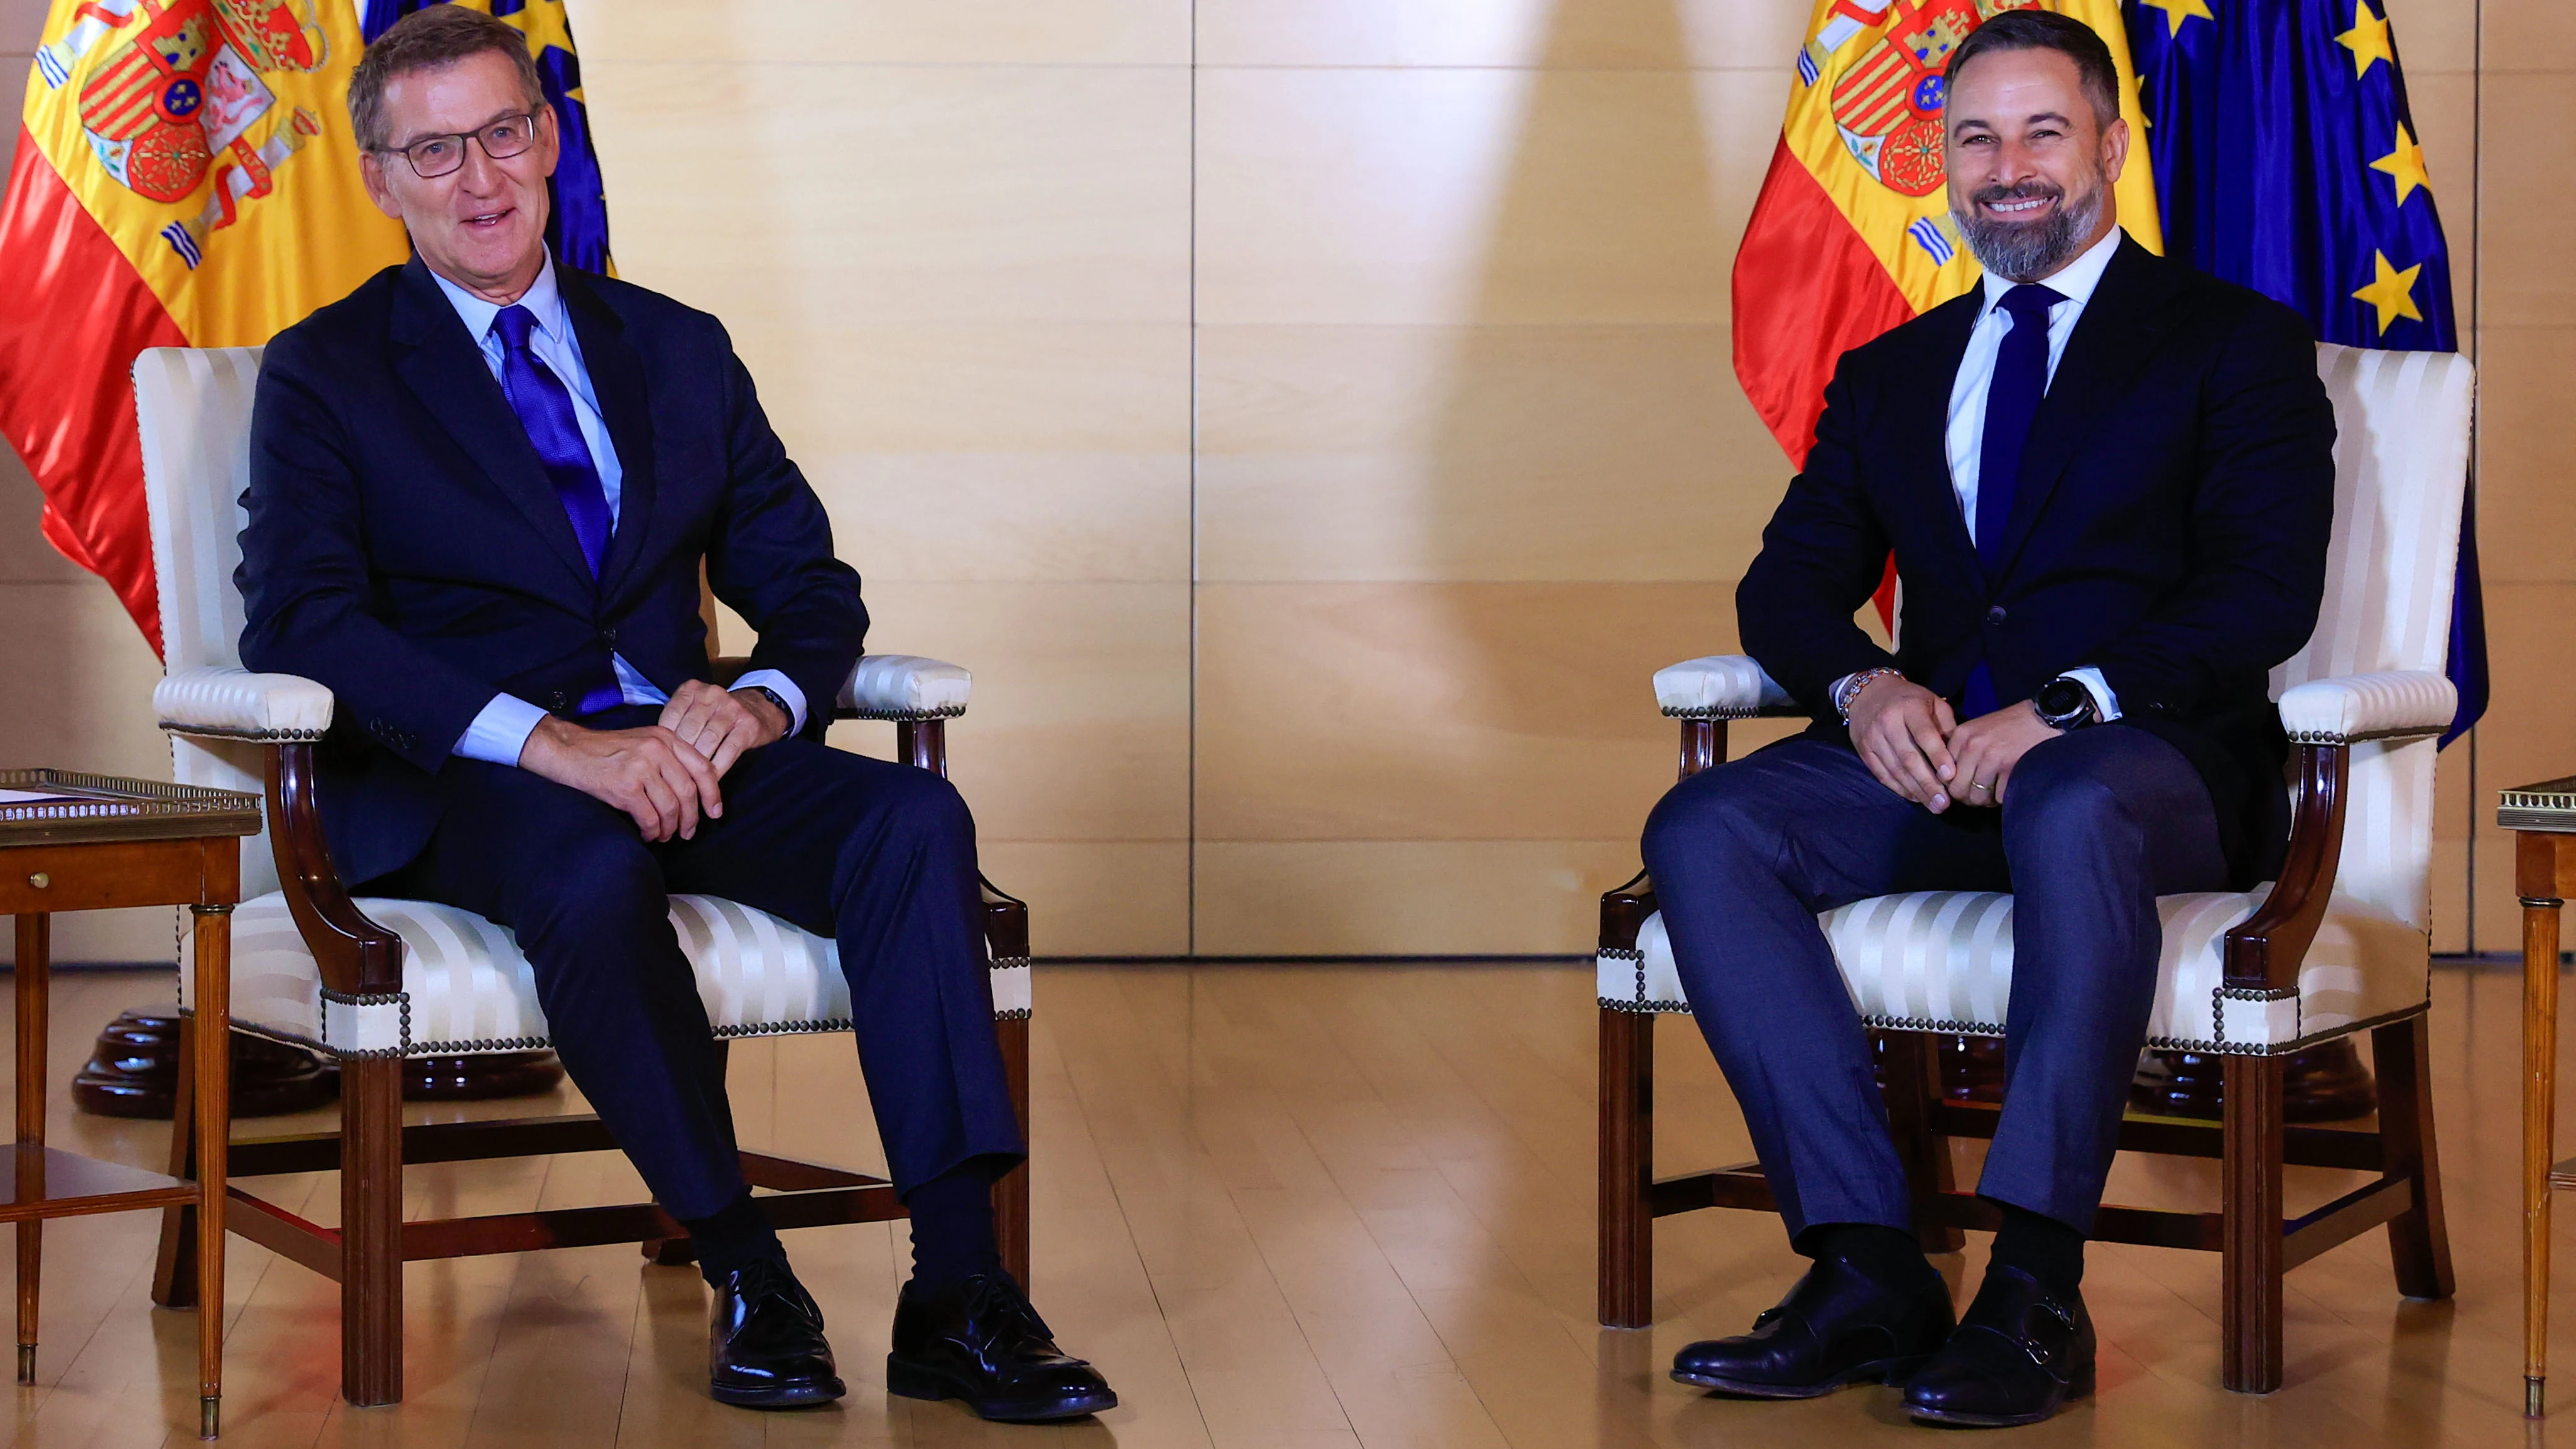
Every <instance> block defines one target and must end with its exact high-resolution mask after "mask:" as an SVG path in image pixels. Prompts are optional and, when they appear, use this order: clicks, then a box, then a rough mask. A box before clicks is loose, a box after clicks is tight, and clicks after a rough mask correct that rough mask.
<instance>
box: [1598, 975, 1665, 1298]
mask: <svg viewBox="0 0 2576 1449" xmlns="http://www.w3.org/2000/svg"><path fill="white" fill-rule="evenodd" d="M1654 1176H1655V1018H1654V1015H1653V1014H1652V1013H1650V1012H1643V1011H1614V1010H1612V1009H1610V1008H1609V1007H1606V1006H1605V1007H1603V1008H1601V1204H1600V1235H1601V1238H1600V1294H1599V1304H1598V1306H1599V1310H1600V1317H1601V1322H1602V1324H1603V1326H1605V1327H1609V1328H1644V1327H1646V1326H1647V1325H1648V1324H1649V1323H1652V1322H1653V1321H1654V1296H1655V1209H1654V1201H1653V1197H1652V1194H1653V1191H1654Z"/></svg>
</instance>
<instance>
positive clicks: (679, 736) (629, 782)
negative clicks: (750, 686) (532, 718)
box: [519, 679, 791, 842]
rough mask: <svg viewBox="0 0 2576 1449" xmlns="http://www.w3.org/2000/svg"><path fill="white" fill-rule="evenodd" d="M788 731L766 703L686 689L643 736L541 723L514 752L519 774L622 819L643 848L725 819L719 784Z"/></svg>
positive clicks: (751, 696) (715, 690)
mask: <svg viewBox="0 0 2576 1449" xmlns="http://www.w3.org/2000/svg"><path fill="white" fill-rule="evenodd" d="M790 723H791V721H790V720H789V719H788V718H787V715H786V712H785V711H783V710H781V709H780V708H779V707H778V706H777V705H775V704H772V703H771V702H770V701H769V699H768V697H767V696H765V695H762V694H759V693H757V692H752V691H746V692H744V693H741V694H735V693H733V692H731V691H729V690H726V689H724V688H723V687H721V686H719V685H713V684H708V683H706V682H704V681H702V680H695V679H692V680H690V681H688V682H687V683H685V684H682V685H681V686H680V688H679V692H678V693H676V694H673V695H672V696H671V701H670V703H668V704H665V705H663V706H662V717H661V718H660V719H659V720H657V721H655V722H654V723H652V724H649V725H646V726H645V727H643V728H642V729H632V730H593V729H584V728H582V727H581V726H580V725H577V724H574V723H572V722H571V721H569V720H562V719H556V718H554V717H553V716H551V715H550V716H548V717H547V718H545V719H544V720H541V721H539V722H538V724H537V727H536V729H535V730H533V731H531V732H530V733H529V735H528V742H527V744H525V745H524V746H522V747H521V748H520V751H519V767H520V768H521V769H523V770H530V771H533V772H535V773H536V774H539V775H542V776H544V777H545V778H547V779H549V780H552V781H554V782H555V783H557V784H559V785H570V786H571V787H572V788H574V789H576V790H579V791H581V792H582V793H583V794H585V795H588V796H590V797H591V798H593V799H595V800H600V801H604V802H605V803H607V804H610V805H613V806H615V807H617V808H618V809H620V810H623V811H625V812H626V813H627V815H628V816H630V817H632V818H633V819H634V821H635V828H636V829H637V830H638V831H640V832H642V834H643V836H644V838H645V839H646V840H650V841H656V842H659V841H665V840H669V839H671V838H672V837H674V836H677V837H679V838H680V839H682V840H687V839H691V838H693V837H695V836H696V835H697V833H698V821H699V820H700V819H701V818H702V817H703V818H706V819H715V818H718V817H721V816H722V815H723V814H724V793H723V790H722V788H721V786H720V785H719V782H720V781H722V780H723V779H724V775H725V772H726V771H727V770H730V769H732V768H733V762H734V761H736V760H738V759H741V758H742V755H743V752H744V751H745V750H756V749H758V748H760V747H761V746H762V745H765V744H768V743H770V742H771V741H773V740H778V739H782V738H784V737H785V736H786V734H787V730H788V726H789V724H790Z"/></svg>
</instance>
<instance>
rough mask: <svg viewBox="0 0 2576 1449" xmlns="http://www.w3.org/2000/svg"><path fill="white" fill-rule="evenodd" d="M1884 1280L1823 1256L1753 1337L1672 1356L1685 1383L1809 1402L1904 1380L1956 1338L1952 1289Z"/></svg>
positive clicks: (1758, 1322) (1935, 1278)
mask: <svg viewBox="0 0 2576 1449" xmlns="http://www.w3.org/2000/svg"><path fill="white" fill-rule="evenodd" d="M1924 1276H1925V1278H1926V1280H1927V1282H1926V1283H1923V1284H1917V1285H1915V1286H1913V1287H1897V1286H1894V1285H1891V1284H1886V1283H1881V1282H1880V1281H1878V1280H1877V1279H1875V1278H1872V1277H1870V1276H1869V1275H1868V1274H1866V1273H1863V1272H1862V1271H1861V1270H1860V1269H1859V1268H1857V1267H1855V1266H1853V1264H1852V1263H1851V1261H1850V1260H1849V1259H1845V1258H1819V1259H1817V1260H1816V1266H1814V1267H1813V1268H1810V1269H1808V1270H1807V1276H1805V1277H1804V1278H1801V1279H1799V1280H1798V1285H1797V1286H1796V1287H1794V1288H1792V1289H1790V1290H1789V1296H1788V1297H1786V1298H1783V1299H1781V1300H1780V1303H1779V1306H1778V1307H1776V1308H1766V1309H1764V1310H1763V1311H1762V1316H1761V1317H1759V1318H1756V1319H1754V1320H1753V1331H1752V1332H1751V1333H1743V1334H1738V1335H1736V1336H1735V1337H1733V1338H1720V1339H1714V1340H1711V1341H1708V1342H1704V1343H1694V1344H1692V1345H1691V1346H1690V1347H1688V1348H1685V1349H1683V1350H1682V1351H1681V1352H1680V1353H1678V1354H1675V1355H1674V1356H1673V1377H1674V1378H1675V1379H1676V1380H1678V1381H1679V1382H1682V1383H1686V1384H1695V1385H1697V1386H1698V1387H1700V1388H1703V1389H1716V1390H1719V1391H1720V1392H1723V1393H1729V1394H1744V1395H1748V1396H1750V1397H1753V1398H1757V1399H1812V1398H1817V1397H1820V1396H1822V1395H1825V1394H1830V1393H1832V1392H1833V1391H1834V1390H1836V1389H1839V1388H1844V1387H1847V1386H1849V1385H1851V1384H1874V1383H1881V1382H1886V1383H1903V1382H1904V1381H1905V1379H1906V1376H1907V1375H1909V1374H1911V1373H1913V1372H1914V1370H1915V1369H1916V1368H1917V1367H1919V1366H1920V1365H1921V1364H1922V1363H1923V1361H1924V1360H1925V1359H1926V1358H1928V1357H1930V1356H1931V1354H1932V1353H1933V1351H1934V1350H1936V1349H1938V1348H1940V1346H1941V1343H1942V1340H1944V1339H1946V1338H1948V1337H1949V1336H1950V1327H1951V1322H1952V1320H1951V1316H1950V1290H1949V1287H1948V1285H1946V1284H1944V1283H1943V1282H1942V1281H1941V1277H1940V1275H1939V1274H1937V1273H1934V1272H1933V1271H1932V1270H1931V1268H1930V1265H1928V1264H1927V1265H1925V1268H1924Z"/></svg>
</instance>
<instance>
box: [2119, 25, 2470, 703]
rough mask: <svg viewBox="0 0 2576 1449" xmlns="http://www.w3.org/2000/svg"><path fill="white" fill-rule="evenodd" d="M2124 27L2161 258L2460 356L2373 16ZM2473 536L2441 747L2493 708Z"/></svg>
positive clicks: (2387, 52) (2321, 322) (2438, 220)
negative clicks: (2452, 711) (2151, 172)
mask: <svg viewBox="0 0 2576 1449" xmlns="http://www.w3.org/2000/svg"><path fill="white" fill-rule="evenodd" d="M2383 3H2384V0H2383ZM2128 22H2129V54H2130V56H2131V57H2132V58H2133V59H2134V61H2135V62H2136V65H2137V73H2138V85H2139V99H2140V102H2141V108H2142V109H2143V110H2144V112H2145V114H2146V118H2147V135H2146V144H2147V149H2148V152H2149V154H2150V155H2151V156H2152V158H2153V161H2154V165H2155V173H2156V200H2157V202H2158V203H2159V205H2160V206H2161V207H2162V210H2163V221H2164V231H2165V254H2166V255H2168V256H2171V257H2177V258H2180V259H2181V260H2183V261H2186V262H2189V263H2191V264H2192V265H2194V266H2197V267H2199V268H2200V269H2202V270H2203V271H2206V272H2209V273H2210V274H2212V275H2214V276H2218V277H2223V278H2225V279H2227V280H2228V281H2231V282H2235V283H2238V284H2240V285H2242V286H2247V287H2251V288H2253V289H2254V290H2256V291H2258V292H2262V293H2264V294H2265V295H2267V296H2270V297H2274V298H2277V299H2279V300H2280V301H2282V302H2285V303H2287V304H2289V305H2290V306H2292V307H2295V308H2297V309H2298V310H2299V311H2300V312H2301V313H2302V314H2303V315H2305V316H2306V317H2307V319H2308V321H2309V324H2310V325H2312V326H2313V327H2315V328H2316V332H2317V336H2318V337H2319V338H2320V339H2322V340H2324V341H2327V342H2339V343H2342V344H2344V345H2345V346H2348V347H2385V348H2394V349H2400V350H2405V351H2423V352H2449V351H2454V350H2456V349H2457V348H2458V346H2459V332H2458V329H2457V327H2456V326H2455V325H2454V321H2453V317H2452V310H2451V256H2450V248H2449V247H2448V245H2447V244H2446V243H2445V242H2444V241H2443V237H2442V216H2441V211H2440V209H2439V208H2438V207H2437V206H2436V205H2435V203H2434V193H2433V188H2432V185H2431V181H2430V178H2429V177H2427V176H2426V174H2425V170H2424V153H2423V149H2422V147H2421V146H2420V145H2419V144H2418V137H2417V135H2416V132H2415V118H2414V115H2413V113H2412V112H2411V111H2409V109H2408V108H2407V104H2406V79H2405V76H2404V74H2403V73H2402V72H2401V71H2400V70H2399V69H2398V63H2397V43H2396V39H2395V37H2394V36H2393V35H2392V34H2391V33H2390V29H2389V24H2388V18H2387V16H2386V14H2385V13H2384V12H2382V11H2381V10H2378V9H2375V8H2373V4H2372V0H2129V4H2128ZM2474 521H2475V516H2474V512H2473V511H2469V512H2464V515H2463V517H2462V520H2461V523H2462V527H2461V532H2460V564H2459V578H2458V588H2457V591H2456V592H2455V593H2454V595H2453V598H2452V614H2451V648H2450V664H2449V673H2450V676H2451V680H2452V682H2453V683H2454V684H2456V685H2458V686H2459V690H2460V710H2459V714H2458V715H2457V716H2456V717H2455V718H2454V719H2453V720H2452V722H2451V728H2450V729H2449V731H2448V732H2446V733H2445V734H2444V735H2443V736H2442V743H2444V744H2446V745H2447V744H2449V743H2450V742H2451V741H2452V740H2453V739H2456V738H2457V737H2458V736H2459V735H2460V734H2461V733H2462V732H2464V731H2466V730H2467V729H2468V727H2469V726H2470V725H2473V724H2475V723H2476V722H2477V720H2478V716H2480V715H2481V714H2484V713H2485V712H2486V705H2487V658H2486V631H2485V627H2484V611H2483V609H2482V607H2481V603H2480V597H2479V588H2478V556H2477V534H2476V532H2475V530H2474V528H2473V527H2472V525H2473V523H2474Z"/></svg>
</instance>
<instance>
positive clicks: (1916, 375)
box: [1898, 287, 1986, 594]
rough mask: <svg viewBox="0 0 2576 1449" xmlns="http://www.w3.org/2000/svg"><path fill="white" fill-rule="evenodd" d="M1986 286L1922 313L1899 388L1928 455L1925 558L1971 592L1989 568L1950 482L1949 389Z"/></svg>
mask: <svg viewBox="0 0 2576 1449" xmlns="http://www.w3.org/2000/svg"><path fill="white" fill-rule="evenodd" d="M1985 295H1986V294H1985V289H1984V288H1983V287H1974V288H1971V289H1969V291H1968V292H1967V294H1966V295H1964V296H1959V297H1954V298H1952V299H1950V300H1949V301H1948V302H1945V303H1943V304H1941V305H1940V306H1938V307H1935V308H1933V309H1932V311H1930V312H1929V313H1927V314H1925V316H1924V319H1923V321H1924V327H1923V341H1922V349H1923V350H1922V352H1921V354H1920V355H1919V357H1918V359H1917V361H1916V363H1915V364H1914V365H1913V366H1911V367H1908V368H1906V369H1905V371H1906V375H1907V377H1908V378H1910V379H1911V380H1912V381H1911V383H1910V384H1909V385H1907V386H1905V387H1903V388H1901V389H1899V396H1900V397H1902V398H1903V399H1904V400H1905V401H1904V404H1903V406H1904V409H1905V411H1904V413H1903V414H1902V415H1901V416H1900V419H1899V422H1898V427H1899V428H1900V429H1901V430H1902V432H1901V435H1902V436H1905V437H1907V438H1909V439H1913V440H1917V442H1916V443H1914V444H1911V445H1909V447H1908V448H1907V451H1908V452H1911V453H1913V454H1914V455H1915V456H1917V457H1925V458H1930V459H1931V460H1932V467H1931V469H1930V470H1929V471H1928V472H1927V473H1926V474H1925V486H1924V487H1923V488H1922V489H1920V490H1918V491H1920V492H1921V494H1922V495H1923V496H1922V499H1921V503H1922V506H1923V507H1924V508H1926V509H1928V510H1929V512H1930V517H1931V537H1932V539H1933V540H1934V542H1935V551H1934V556H1933V557H1932V558H1930V559H1926V560H1924V562H1925V563H1927V564H1932V565H1935V566H1937V567H1939V568H1942V569H1945V570H1947V571H1949V572H1950V573H1952V574H1955V575H1957V576H1958V578H1959V580H1960V581H1961V583H1962V586H1963V587H1964V588H1965V589H1966V590H1967V591H1968V592H1970V593H1980V594H1981V593H1983V592H1985V577H1986V576H1985V573H1984V571H1983V569H1982V568H1981V567H1980V566H1979V565H1978V563H1977V540H1976V538H1975V536H1974V535H1972V534H1970V533H1969V532H1968V524H1967V520H1966V519H1964V518H1962V517H1961V516H1960V514H1959V496H1958V494H1957V493H1956V492H1955V491H1954V490H1953V489H1952V487H1951V485H1950V390H1951V389H1952V388H1953V387H1955V386H1957V385H1958V381H1959V364H1960V363H1961V362H1962V361H1963V360H1965V359H1966V357H1967V353H1968V335H1969V334H1970V333H1972V332H1974V331H1976V329H1977V317H1978V315H1979V314H1980V313H1982V312H1983V311H1984V310H1985Z"/></svg>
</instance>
